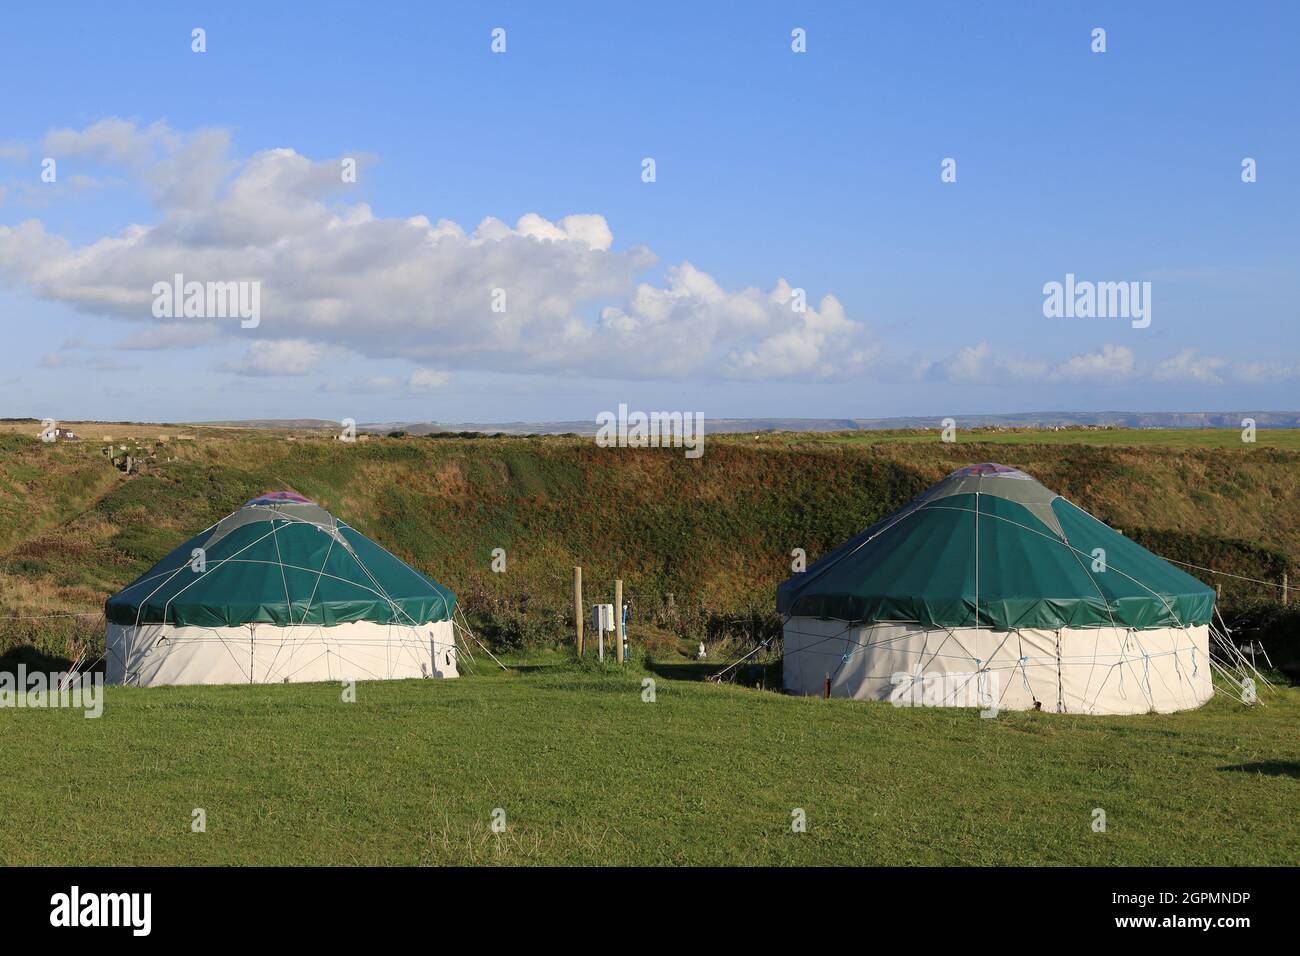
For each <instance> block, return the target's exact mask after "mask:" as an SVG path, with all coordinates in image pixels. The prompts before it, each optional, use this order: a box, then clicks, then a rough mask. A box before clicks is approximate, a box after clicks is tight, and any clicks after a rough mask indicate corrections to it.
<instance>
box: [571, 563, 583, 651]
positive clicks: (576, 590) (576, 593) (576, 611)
mask: <svg viewBox="0 0 1300 956" xmlns="http://www.w3.org/2000/svg"><path fill="white" fill-rule="evenodd" d="M573 626H574V627H575V628H577V630H578V656H579V657H581V656H582V652H583V650H584V648H583V646H582V568H574V569H573Z"/></svg>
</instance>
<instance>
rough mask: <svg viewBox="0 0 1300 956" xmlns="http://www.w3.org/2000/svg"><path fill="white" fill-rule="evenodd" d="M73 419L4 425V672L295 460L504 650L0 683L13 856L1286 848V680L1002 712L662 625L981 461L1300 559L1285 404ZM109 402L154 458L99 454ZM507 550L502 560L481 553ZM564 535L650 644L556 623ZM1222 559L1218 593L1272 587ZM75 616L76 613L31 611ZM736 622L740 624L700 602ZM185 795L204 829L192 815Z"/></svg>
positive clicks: (1194, 853)
mask: <svg viewBox="0 0 1300 956" xmlns="http://www.w3.org/2000/svg"><path fill="white" fill-rule="evenodd" d="M72 427H73V428H74V429H75V430H77V431H78V432H79V433H81V434H84V435H87V436H89V437H91V438H95V439H96V440H95V441H93V442H92V441H85V442H80V443H71V442H65V443H55V444H53V445H45V444H42V443H40V442H38V441H35V440H34V439H33V437H32V435H33V434H34V431H33V429H32V427H31V426H30V425H29V424H24V423H4V425H3V426H0V669H3V668H5V667H9V666H14V665H15V664H16V662H17V661H19V660H26V661H28V663H36V662H42V663H43V664H48V665H49V666H51V667H54V666H60V665H61V663H63V662H66V660H67V658H68V657H70V656H71V655H72V654H73V653H74V652H75V651H76V650H77V649H78V648H80V647H82V646H85V645H89V647H90V648H91V651H92V654H93V652H94V651H95V649H96V646H97V642H101V641H102V633H103V632H102V627H101V625H100V624H99V621H98V619H97V616H96V615H97V613H98V609H99V608H101V607H102V605H103V601H104V598H105V597H106V596H107V595H109V594H111V593H112V592H113V591H115V590H117V589H119V588H121V587H122V586H123V585H125V584H126V583H127V582H129V581H130V580H131V579H133V578H134V577H135V576H136V575H138V574H140V573H141V572H143V571H144V570H146V569H147V568H148V567H149V566H150V565H152V564H153V563H154V562H156V561H157V560H158V559H159V558H160V557H162V555H164V554H165V553H167V551H169V550H170V549H171V548H172V547H174V546H175V545H176V543H178V542H179V541H183V540H185V538H186V537H188V536H190V535H192V534H194V533H195V532H197V531H198V530H200V529H202V528H204V527H206V526H208V525H210V524H211V523H213V522H214V521H216V520H218V519H219V518H221V517H222V516H224V515H225V514H227V513H229V512H230V511H232V510H234V509H235V508H237V507H238V506H239V505H240V504H241V503H242V502H244V501H245V500H247V499H248V498H251V497H253V496H255V495H256V494H259V493H261V492H263V491H266V490H270V489H275V488H282V487H292V488H294V489H296V490H298V491H301V492H303V493H304V494H307V495H308V496H310V497H313V498H315V499H316V500H318V501H320V502H321V503H322V504H324V505H325V506H326V507H327V508H329V509H330V510H332V511H333V512H335V513H336V514H338V515H339V516H340V517H342V518H344V519H345V520H347V521H348V522H349V523H350V524H351V525H352V526H353V527H356V528H357V529H358V530H360V531H362V532H363V533H365V534H367V535H369V536H370V537H372V538H373V539H375V540H376V541H378V542H380V543H382V544H383V545H384V546H386V547H388V548H389V549H390V550H392V551H393V552H394V553H396V554H398V555H399V556H400V557H402V558H403V559H404V560H407V561H409V562H411V563H412V564H413V565H415V566H416V567H419V568H420V569H421V570H424V571H426V572H428V573H429V574H431V575H432V576H433V577H435V578H436V579H438V580H440V581H442V582H443V583H446V584H448V585H449V586H451V587H452V589H453V590H455V591H456V593H457V594H458V596H459V597H460V599H461V601H462V603H463V604H464V606H465V607H466V609H467V611H468V612H469V613H470V615H471V620H473V621H474V623H475V624H476V626H481V627H482V628H483V630H482V631H481V633H482V635H483V636H484V637H485V638H486V639H489V640H493V639H495V640H497V641H498V642H499V643H498V647H506V648H508V649H509V651H510V653H512V654H515V655H516V657H515V658H514V659H515V660H517V661H518V662H519V664H520V666H518V667H517V668H515V669H514V670H513V671H512V672H511V673H509V674H502V673H499V672H494V671H491V670H490V669H489V668H487V667H485V666H484V665H483V664H482V663H480V665H479V668H478V673H477V674H473V675H469V676H466V677H464V678H462V679H460V680H456V681H416V682H380V683H364V684H361V685H359V686H358V700H357V702H356V703H351V704H348V703H343V702H342V701H341V699H340V687H339V686H338V685H334V684H313V685H275V686H261V687H248V686H232V687H174V688H165V687H164V688H153V689H143V690H142V689H133V688H108V690H107V691H106V693H107V701H106V705H105V711H104V715H103V717H102V718H100V719H97V720H86V719H84V718H83V717H82V715H81V712H80V711H70V710H28V709H23V710H11V709H0V754H2V755H3V756H4V758H5V767H6V773H5V775H4V776H3V778H0V822H2V823H3V825H2V826H0V863H8V864H15V863H35V864H43V863H47V864H53V863H91V864H110V863H123V864H132V863H138V864H146V863H196V864H207V863H231V864H253V863H266V864H275V863H396V864H420V863H480V862H482V863H503V864H541V863H642V862H644V863H657V864H666V865H671V864H681V863H846V864H868V863H917V864H938V863H972V864H985V863H1001V864H1013V863H1021V864H1040V863H1043V864H1058V863H1060V864H1065V863H1081V864H1116V863H1120V864H1196V865H1200V864H1250V863H1267V864H1294V863H1296V862H1300V825H1297V823H1296V808H1297V807H1300V744H1298V743H1297V739H1298V737H1297V734H1296V726H1297V718H1298V717H1300V691H1297V690H1280V691H1278V693H1277V694H1276V696H1273V697H1266V698H1265V703H1266V705H1267V706H1262V707H1254V708H1249V709H1248V708H1246V707H1244V706H1241V705H1239V704H1235V703H1232V702H1230V701H1228V700H1226V699H1223V698H1216V699H1215V700H1214V701H1213V702H1211V703H1210V704H1209V705H1207V706H1206V707H1204V708H1202V709H1200V710H1197V711H1194V712H1190V713H1182V714H1174V715H1168V716H1158V715H1148V716H1142V717H1093V718H1083V717H1072V716H1068V715H1064V716H1061V715H1050V714H1024V713H1008V712H1004V713H1002V714H1001V715H1000V716H999V717H998V718H997V719H995V720H984V719H981V718H979V717H978V716H977V715H976V713H975V712H973V711H952V710H949V711H942V710H933V709H927V710H921V709H918V710H900V709H895V708H892V707H889V706H888V705H885V704H863V703H856V702H847V701H822V700H808V699H797V698H791V697H785V696H782V695H779V694H776V693H771V692H762V691H755V690H747V689H743V688H738V687H718V686H714V685H711V684H705V683H700V682H699V681H697V680H692V679H685V678H687V677H688V676H698V675H697V674H696V673H695V672H694V670H693V665H691V664H689V663H686V662H685V659H684V658H683V657H682V656H681V654H680V653H679V651H680V650H681V649H682V648H690V647H694V646H695V643H694V642H695V641H696V640H697V639H707V640H709V642H710V648H711V650H713V651H714V653H716V654H722V653H725V648H726V642H727V640H743V638H744V632H745V631H746V625H745V624H744V621H745V620H746V618H745V616H746V615H749V614H755V615H757V614H765V615H768V616H769V617H770V616H771V611H772V592H773V588H774V587H775V585H776V583H777V582H779V581H780V580H782V579H783V578H785V577H786V576H787V575H788V573H789V554H790V549H791V548H792V547H795V546H798V547H803V548H806V549H807V551H808V553H809V557H810V558H815V557H816V556H817V555H819V554H821V553H825V551H826V550H827V549H829V548H830V547H833V546H834V545H836V544H838V543H839V542H841V541H843V540H844V539H845V538H847V537H849V536H850V535H852V534H854V533H856V532H857V531H859V530H861V529H862V528H863V527H865V526H867V525H868V524H870V523H871V522H872V521H874V520H876V519H877V518H879V517H880V516H882V515H883V514H885V513H887V512H888V511H889V510H891V509H893V508H895V507H897V506H898V505H900V504H902V503H903V502H905V501H906V500H908V499H909V498H911V497H912V496H913V495H915V494H917V493H918V492H919V491H921V490H923V489H924V488H925V487H927V486H928V485H929V484H930V483H931V482H933V481H935V480H937V479H938V478H940V477H942V476H943V475H944V474H946V473H947V472H949V471H951V470H952V469H953V468H956V467H958V466H960V465H962V464H967V463H969V462H972V461H981V460H989V459H992V460H1001V461H1003V462H1005V463H1007V464H1010V465H1013V466H1016V467H1021V468H1024V469H1026V470H1027V471H1029V472H1030V473H1031V474H1033V475H1035V477H1038V478H1039V479H1040V480H1042V481H1043V482H1044V484H1046V485H1047V486H1048V487H1051V488H1054V489H1055V490H1057V491H1059V492H1060V493H1062V494H1064V495H1066V496H1067V497H1068V498H1070V499H1072V500H1074V501H1076V502H1077V503H1078V504H1080V505H1081V506H1082V507H1085V508H1087V509H1088V510H1089V511H1091V512H1092V513H1094V514H1096V515H1098V516H1099V517H1101V518H1102V519H1103V520H1106V521H1108V522H1110V523H1111V524H1112V525H1113V526H1115V527H1117V528H1121V529H1123V530H1124V533H1125V534H1128V535H1130V536H1132V537H1133V538H1134V539H1135V540H1137V541H1139V542H1140V543H1143V544H1145V545H1146V546H1148V547H1150V548H1152V549H1153V550H1156V551H1157V552H1158V553H1161V554H1164V555H1166V556H1168V557H1171V558H1174V559H1180V560H1186V561H1189V562H1192V563H1195V564H1203V565H1210V566H1213V567H1215V568H1218V569H1221V570H1225V571H1229V572H1232V573H1235V574H1238V575H1242V576H1246V577H1251V578H1259V579H1263V580H1266V581H1268V582H1274V581H1277V580H1280V579H1281V577H1282V575H1284V574H1288V573H1289V574H1290V580H1291V582H1292V586H1294V585H1295V583H1296V582H1297V580H1300V573H1298V572H1300V562H1298V561H1297V557H1298V556H1300V432H1296V431H1290V432H1281V431H1268V432H1264V431H1261V432H1260V433H1259V443H1257V444H1255V445H1250V446H1243V445H1242V443H1241V442H1240V436H1239V435H1238V433H1237V432H1235V431H1224V432H1213V431H1155V430H1142V431H1126V432H1125V431H1068V432H980V433H978V434H975V433H969V432H968V433H963V434H961V435H959V440H958V442H957V443H956V444H955V445H948V444H942V443H940V442H939V441H938V440H937V436H936V434H935V433H916V432H913V433H879V432H871V433H866V432H859V433H838V434H803V435H791V434H780V433H778V434H760V435H758V436H754V435H728V436H716V437H715V436H710V438H709V439H708V442H707V445H706V447H707V451H706V454H705V456H704V457H703V458H702V459H699V460H698V461H688V460H686V459H685V458H684V457H683V456H682V455H681V453H680V451H679V450H671V449H663V450H647V451H644V452H639V453H638V452H632V451H630V450H626V449H622V450H620V449H600V448H597V447H595V445H594V443H593V442H592V441H591V440H590V439H583V438H573V437H563V436H551V437H543V438H456V437H439V438H416V437H409V436H408V437H404V438H385V437H373V438H371V439H369V440H367V441H364V442H358V443H357V444H355V445H345V444H343V443H339V442H336V441H332V440H330V439H329V438H328V437H327V436H324V435H322V434H321V433H320V432H310V431H306V430H299V431H292V430H284V431H257V432H252V431H239V430H235V429H216V428H198V427H194V428H190V427H186V428H184V429H181V428H177V427H176V426H156V425H136V426H121V425H111V426H108V425H105V426H95V427H91V426H82V425H78V424H77V423H73V425H72ZM101 432H102V433H103V434H107V435H111V436H112V437H113V444H114V445H115V446H119V445H120V444H121V443H125V444H126V445H127V447H128V448H129V449H130V451H131V453H132V454H133V455H134V456H135V457H137V458H138V459H139V460H141V461H143V462H144V465H143V470H142V471H141V472H140V473H138V474H131V475H127V474H124V473H123V472H121V471H119V470H118V469H116V468H115V467H114V466H113V464H112V462H111V460H110V458H109V457H108V456H106V455H104V454H103V451H102V435H101V434H100V433H101ZM163 436H166V438H165V439H164V438H163ZM495 547H502V548H504V549H506V550H507V552H508V554H509V562H510V563H509V571H508V573H507V574H495V573H493V572H492V571H491V570H490V559H491V553H492V549H493V548H495ZM575 564H581V565H583V567H584V569H585V578H586V582H587V599H588V601H595V600H597V599H599V598H602V597H603V598H604V599H605V600H609V595H608V593H607V591H608V589H609V587H610V586H611V584H612V581H613V579H614V578H615V577H621V578H622V579H623V580H624V583H625V592H624V593H625V595H626V596H627V598H628V599H629V600H630V601H631V602H632V603H633V606H634V608H635V609H636V612H635V613H634V628H633V630H634V638H635V639H636V640H637V641H638V644H637V646H638V648H639V649H645V648H647V647H650V648H652V649H653V650H654V654H655V656H656V658H657V659H658V660H660V661H661V662H662V663H660V664H658V665H657V666H656V668H655V672H654V673H653V674H652V675H648V674H647V673H646V672H645V671H643V670H641V669H640V668H639V666H638V667H636V668H629V672H628V673H610V672H606V671H602V670H600V669H598V668H592V667H583V666H578V665H575V664H572V663H569V662H566V655H565V654H564V653H562V652H558V651H555V650H547V648H548V647H551V648H553V647H554V646H555V645H556V643H558V642H561V641H564V640H565V639H566V635H567V634H568V625H567V624H566V621H565V609H566V607H567V604H568V602H569V600H570V597H569V595H570V586H571V585H570V573H571V568H572V566H573V565H575ZM1207 580H1209V581H1210V583H1222V584H1223V586H1224V591H1223V598H1224V603H1225V605H1232V604H1233V603H1234V602H1241V603H1242V605H1243V606H1245V605H1246V603H1247V602H1249V601H1253V600H1257V599H1258V598H1260V597H1261V596H1264V597H1275V594H1273V593H1270V592H1271V591H1275V589H1273V588H1271V586H1270V585H1258V584H1254V583H1251V582H1247V581H1242V580H1240V579H1239V578H1222V579H1216V578H1208V579H1207ZM1279 608H1280V605H1278V606H1275V607H1274V611H1277V610H1278V609H1279ZM1280 609H1281V611H1282V613H1281V614H1280V615H1278V614H1274V616H1273V617H1272V618H1270V620H1271V621H1272V622H1273V623H1272V624H1270V625H1269V627H1270V628H1271V629H1272V630H1271V631H1270V633H1271V634H1273V635H1274V636H1277V635H1280V639H1279V642H1278V643H1274V644H1271V645H1270V646H1272V647H1273V648H1274V653H1275V654H1276V655H1277V656H1279V657H1281V656H1282V655H1283V654H1290V655H1291V658H1295V657H1296V649H1297V647H1300V644H1298V643H1297V641H1296V633H1295V632H1296V623H1295V622H1296V617H1295V614H1294V604H1293V605H1291V606H1289V607H1287V608H1280ZM63 613H82V614H84V615H85V616H84V617H80V618H66V617H57V618H52V619H48V618H46V617H44V615H47V614H63ZM1261 613H1263V612H1261ZM732 617H734V618H735V619H736V620H738V621H740V622H741V624H740V626H739V631H740V632H741V637H739V638H737V637H735V636H734V635H733V636H730V637H729V636H727V635H726V634H722V635H719V634H718V633H715V632H712V631H710V630H709V629H710V627H712V624H713V623H714V622H716V621H718V620H723V621H725V620H727V619H730V618H732ZM1261 627H1262V626H1261ZM748 633H749V636H750V638H751V639H752V635H753V633H754V632H752V631H750V632H748ZM1247 633H1248V634H1249V633H1250V632H1249V631H1248V632H1247ZM1262 633H1263V632H1262V630H1261V634H1262ZM1269 640H1270V641H1271V640H1273V638H1272V637H1270V638H1269ZM521 648H523V649H521ZM647 676H652V677H653V678H654V679H655V680H656V682H657V699H656V701H655V702H654V703H645V702H643V701H642V697H641V694H642V684H641V681H642V679H643V678H645V677H647ZM498 807H499V808H502V809H503V810H504V811H505V812H506V821H507V829H506V831H505V832H504V833H494V832H492V830H491V826H490V824H491V822H492V811H493V810H494V809H495V808H498ZM195 808H203V809H204V810H205V811H206V814H207V832H206V833H202V834H199V833H192V832H191V831H190V823H191V813H192V811H193V810H194V809H195ZM796 808H801V809H803V810H804V811H805V812H806V814H807V822H808V826H807V832H806V833H802V834H797V833H793V832H792V831H791V827H790V823H791V814H792V812H793V811H794V810H795V809H796ZM1095 808H1100V809H1102V810H1104V811H1105V812H1106V815H1107V830H1106V832H1105V833H1094V832H1093V830H1092V823H1093V810H1094V809H1095Z"/></svg>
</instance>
